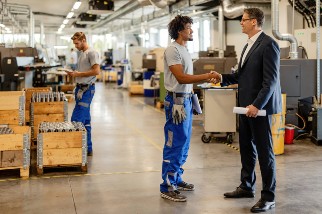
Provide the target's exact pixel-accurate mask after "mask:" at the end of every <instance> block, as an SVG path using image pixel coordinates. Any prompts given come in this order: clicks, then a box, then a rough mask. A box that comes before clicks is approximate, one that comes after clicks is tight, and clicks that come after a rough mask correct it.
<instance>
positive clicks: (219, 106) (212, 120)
mask: <svg viewBox="0 0 322 214" xmlns="http://www.w3.org/2000/svg"><path fill="white" fill-rule="evenodd" d="M236 93H237V89H236V88H204V89H203V99H204V103H203V119H204V130H205V132H204V133H203V135H202V137H201V140H202V142H204V143H209V142H210V141H211V139H212V137H215V136H214V135H215V134H220V133H226V140H227V143H232V142H233V135H234V133H235V132H236V115H235V114H234V113H233V108H234V107H235V106H236Z"/></svg>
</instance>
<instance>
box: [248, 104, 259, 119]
mask: <svg viewBox="0 0 322 214" xmlns="http://www.w3.org/2000/svg"><path fill="white" fill-rule="evenodd" d="M246 108H248V111H247V113H246V116H247V117H257V114H258V108H256V107H255V106H253V105H249V106H246Z"/></svg>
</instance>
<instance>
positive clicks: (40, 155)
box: [37, 131, 87, 175]
mask: <svg viewBox="0 0 322 214" xmlns="http://www.w3.org/2000/svg"><path fill="white" fill-rule="evenodd" d="M71 166H80V167H81V171H82V172H87V142H86V132H81V131H73V132H47V133H39V134H38V140H37V172H38V174H39V175H42V174H43V169H44V168H53V167H71Z"/></svg>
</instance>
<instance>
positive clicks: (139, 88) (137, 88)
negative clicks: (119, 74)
mask: <svg viewBox="0 0 322 214" xmlns="http://www.w3.org/2000/svg"><path fill="white" fill-rule="evenodd" d="M129 94H130V95H135V94H144V89H143V85H142V84H141V85H140V84H131V85H130V86H129Z"/></svg>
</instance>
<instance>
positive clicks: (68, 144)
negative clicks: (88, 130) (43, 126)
mask: <svg viewBox="0 0 322 214" xmlns="http://www.w3.org/2000/svg"><path fill="white" fill-rule="evenodd" d="M42 137H43V138H42V139H43V149H44V150H45V149H64V148H82V132H50V133H48V132H47V133H42Z"/></svg>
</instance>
